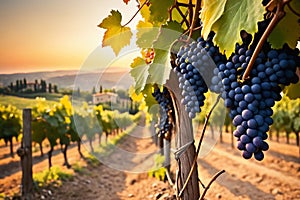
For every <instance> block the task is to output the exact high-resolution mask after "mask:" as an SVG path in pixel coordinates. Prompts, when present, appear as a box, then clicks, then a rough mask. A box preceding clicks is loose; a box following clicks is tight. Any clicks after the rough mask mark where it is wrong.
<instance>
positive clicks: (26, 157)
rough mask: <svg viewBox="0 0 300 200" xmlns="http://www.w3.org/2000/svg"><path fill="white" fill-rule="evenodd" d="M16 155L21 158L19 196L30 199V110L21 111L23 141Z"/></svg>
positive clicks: (31, 185)
mask: <svg viewBox="0 0 300 200" xmlns="http://www.w3.org/2000/svg"><path fill="white" fill-rule="evenodd" d="M17 154H18V155H19V156H20V158H21V167H22V183H21V194H22V196H23V197H25V199H28V198H29V199H30V197H29V195H30V193H31V191H32V188H33V179H32V138H31V109H23V139H22V143H21V147H20V148H19V149H18V150H17Z"/></svg>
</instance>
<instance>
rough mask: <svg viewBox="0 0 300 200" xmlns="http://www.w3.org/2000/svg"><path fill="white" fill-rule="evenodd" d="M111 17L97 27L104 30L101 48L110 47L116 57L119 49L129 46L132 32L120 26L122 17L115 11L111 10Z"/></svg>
mask: <svg viewBox="0 0 300 200" xmlns="http://www.w3.org/2000/svg"><path fill="white" fill-rule="evenodd" d="M110 13H111V15H109V16H108V17H106V18H105V19H103V21H102V22H101V23H100V24H99V25H98V27H100V28H103V29H106V31H105V33H104V36H103V40H102V47H106V46H111V47H112V49H113V51H114V53H115V54H116V55H118V54H119V52H120V51H121V49H122V48H123V47H125V46H127V45H129V44H130V39H131V37H132V32H131V29H130V28H129V27H124V26H122V25H121V21H122V15H121V13H120V12H119V11H117V10H112V11H111V12H110Z"/></svg>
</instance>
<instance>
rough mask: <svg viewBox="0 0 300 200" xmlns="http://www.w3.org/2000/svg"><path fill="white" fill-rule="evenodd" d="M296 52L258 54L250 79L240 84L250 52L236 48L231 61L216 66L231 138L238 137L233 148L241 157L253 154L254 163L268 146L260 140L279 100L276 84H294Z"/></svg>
mask: <svg viewBox="0 0 300 200" xmlns="http://www.w3.org/2000/svg"><path fill="white" fill-rule="evenodd" d="M297 55H298V51H297V50H294V51H293V50H291V49H288V48H287V47H284V48H283V49H281V50H272V49H268V50H267V51H265V52H264V51H262V52H261V53H260V54H259V55H258V57H257V58H256V60H255V64H254V67H253V68H252V70H251V74H250V79H249V80H247V81H246V82H244V83H243V84H241V83H239V82H238V80H239V79H240V78H241V76H242V74H243V72H244V71H245V69H246V68H247V66H248V63H249V61H250V58H251V56H252V51H251V50H247V48H246V47H244V46H243V45H242V46H239V45H237V47H236V52H235V54H234V55H233V56H232V57H231V59H230V60H229V61H228V62H227V63H225V64H221V65H219V67H218V69H219V73H218V76H219V78H221V79H222V84H223V88H224V92H223V94H222V96H223V97H224V99H225V106H226V107H228V108H230V113H229V115H230V117H231V118H232V119H233V125H234V126H236V130H235V131H234V136H235V137H237V138H238V144H237V148H238V149H239V150H241V151H243V153H242V155H243V157H244V158H246V159H249V158H251V157H252V156H253V155H254V157H255V159H256V160H262V159H263V158H264V154H263V151H266V150H268V148H269V146H268V144H267V143H266V142H265V141H264V140H266V139H267V138H268V135H267V133H266V132H267V131H268V130H269V126H270V125H271V124H272V123H273V120H272V118H271V116H272V114H273V110H272V107H273V106H274V104H275V101H279V100H280V99H281V95H280V93H281V91H282V89H281V87H280V85H289V84H290V83H296V82H298V80H299V79H298V76H297V75H296V73H295V71H296V66H297V63H296V60H297V59H298V58H297Z"/></svg>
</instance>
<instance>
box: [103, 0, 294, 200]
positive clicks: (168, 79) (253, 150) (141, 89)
mask: <svg viewBox="0 0 300 200" xmlns="http://www.w3.org/2000/svg"><path fill="white" fill-rule="evenodd" d="M138 4H139V10H138V11H139V12H140V13H141V16H142V18H143V21H140V22H139V23H138V25H137V29H138V34H137V36H138V38H137V41H136V44H137V46H138V47H140V48H141V49H142V51H141V52H142V55H141V57H138V58H136V59H135V60H134V62H133V63H132V64H131V67H132V70H131V72H132V73H131V75H132V76H133V77H134V78H135V81H136V85H135V92H136V93H137V94H139V93H142V94H143V96H144V98H145V101H146V104H147V106H148V108H150V107H151V106H152V103H151V102H153V101H152V100H151V98H153V96H154V97H155V99H156V100H157V101H158V103H159V104H160V106H161V108H162V110H163V111H164V112H163V113H161V116H160V125H159V128H160V133H165V132H167V131H170V129H174V130H176V131H177V134H178V135H181V134H185V133H184V131H183V130H182V129H181V128H179V127H178V126H179V124H176V126H175V127H173V128H170V127H169V126H168V125H167V124H168V123H167V122H166V121H168V116H167V115H166V113H168V111H169V110H173V111H174V112H175V113H177V114H175V118H183V119H182V120H183V121H184V122H185V123H186V124H185V127H187V129H188V130H189V128H188V127H189V123H191V119H194V118H197V114H198V113H200V112H201V109H202V108H201V107H202V106H203V105H204V103H205V93H206V92H208V91H210V92H214V93H217V94H219V97H220V98H223V99H224V106H225V107H226V108H227V109H228V113H229V117H230V118H231V120H232V123H233V125H234V126H235V127H236V129H235V131H234V136H235V137H236V138H237V148H238V149H239V150H241V151H242V156H243V157H244V158H245V159H250V158H251V157H253V156H254V158H255V159H256V160H259V161H261V160H263V158H264V153H263V151H266V150H268V149H269V146H268V144H267V142H266V139H267V138H268V134H267V132H268V131H269V129H270V126H271V125H272V124H273V119H272V115H273V110H272V107H273V106H274V105H275V102H276V101H280V100H281V99H282V92H283V89H284V87H288V86H289V85H291V84H295V83H297V82H299V77H298V76H297V73H296V71H297V67H299V66H300V57H299V51H298V50H297V49H296V44H297V41H298V40H299V37H300V35H299V33H300V31H299V19H298V17H299V11H298V7H299V3H298V2H297V1H296V0H278V1H275V0H273V1H263V2H261V1H258V0H254V1H249V0H245V1H239V2H234V1H231V0H222V1H220V2H218V3H212V2H211V1H209V0H203V1H200V0H196V1H191V0H183V1H177V0H176V1H171V0H167V1H164V3H162V4H160V3H159V1H155V0H152V1H151V0H150V1H144V0H139V1H138ZM245 8H247V9H245ZM166 13H167V14H166ZM112 14H113V13H112ZM199 14H200V17H199ZM135 15H136V14H134V16H135ZM133 18H134V17H133ZM109 19H112V16H111V17H108V18H106V19H105V20H109ZM105 20H103V22H104V21H105ZM231 20H232V21H231ZM131 21H132V20H130V22H131ZM103 22H102V23H101V24H102V25H101V24H100V27H101V28H105V29H107V31H110V28H109V27H107V26H103ZM118 23H119V21H118ZM285 23H287V24H285ZM126 25H127V23H126ZM292 25H294V26H295V30H291V29H290V27H291V26H292ZM118 26H119V25H118ZM296 26H297V27H296ZM145 27H147V28H149V27H150V30H149V29H147V30H144V29H143V28H145ZM155 27H158V28H159V31H155ZM124 28H125V27H124V26H121V29H120V30H121V31H120V32H118V33H115V35H116V34H123V29H124ZM126 28H128V27H126ZM151 28H153V29H154V30H151ZM165 29H170V30H173V31H177V32H179V34H178V35H177V37H174V38H172V37H169V35H167V34H166V31H165ZM285 29H288V30H287V31H286V30H285ZM150 33H151V34H154V35H155V34H156V37H149V35H150ZM185 35H187V37H185ZM108 38H109V37H107V35H105V36H104V38H103V39H104V41H105V40H108ZM196 38H197V40H196V41H193V40H194V39H196ZM127 39H130V38H127ZM142 41H143V42H142ZM145 44H147V45H148V47H147V45H145ZM111 46H112V48H113V49H114V50H115V52H118V49H119V48H120V46H118V47H115V46H114V45H111ZM162 46H163V47H165V48H166V50H162V49H161V47H162ZM170 54H171V66H170V63H168V64H166V60H168V59H167V57H169V56H170ZM171 68H173V70H171ZM139 69H142V70H140V71H142V72H140V73H138V70H139ZM145 71H146V72H147V73H144V72H145ZM142 73H143V74H142ZM174 74H175V76H176V78H177V82H178V83H177V82H176V81H174V80H173V78H174V76H173V75H174ZM157 76H160V77H159V78H155V77H157ZM174 82H175V83H176V86H177V85H178V88H179V90H178V89H176V90H175V89H173V90H172V87H174V86H171V85H170V83H174ZM149 85H150V86H149ZM157 85H163V86H166V88H167V89H168V90H169V93H170V97H171V99H172V104H170V102H171V101H170V100H168V101H165V99H163V98H162V96H161V95H162V93H160V92H159V90H158V89H157ZM166 88H165V87H164V89H163V90H164V91H163V94H166V92H165V89H166ZM177 93H178V94H177ZM149 94H153V96H152V95H149ZM178 100H180V102H179V103H178V102H177V101H178ZM162 102H164V103H166V104H164V103H162ZM177 107H179V108H177ZM181 108H183V109H184V112H185V113H182V110H181ZM185 116H188V117H189V120H190V121H186V119H185ZM209 116H210V114H209V115H208V118H209ZM174 121H176V122H177V123H178V122H181V119H174ZM176 127H177V128H176ZM189 131H192V130H189ZM204 132H205V129H204ZM203 134H204V133H203ZM186 135H187V136H186V137H189V136H188V135H189V134H188V133H186ZM177 138H182V137H181V136H177ZM192 146H193V145H192ZM179 148H180V146H179ZM189 153H190V154H191V155H188V156H192V157H195V158H194V160H193V164H192V165H191V163H187V165H188V166H182V163H181V161H178V165H179V168H182V169H183V168H185V167H190V168H191V170H190V171H189V172H190V175H189V177H186V174H184V173H183V172H182V171H180V173H181V174H180V175H179V176H181V178H183V179H184V181H183V183H185V184H183V185H180V186H178V187H181V188H178V191H180V192H179V196H180V197H182V198H184V199H185V198H187V197H188V196H187V195H186V194H185V193H184V190H185V187H187V188H189V187H191V188H192V187H193V186H192V185H191V184H190V183H189V179H190V177H191V176H192V175H191V174H192V173H193V172H194V170H193V169H194V168H195V163H196V160H197V154H198V153H199V152H198V150H197V152H196V151H194V150H191V151H189ZM185 172H186V170H185ZM193 176H195V174H193ZM188 184H190V185H188ZM186 193H189V192H186ZM205 193H206V191H205V192H204V194H203V195H205ZM181 195H182V196H181ZM197 195H198V194H197V193H195V196H197ZM192 198H193V199H196V198H198V196H197V197H192ZM201 198H204V196H202V197H201Z"/></svg>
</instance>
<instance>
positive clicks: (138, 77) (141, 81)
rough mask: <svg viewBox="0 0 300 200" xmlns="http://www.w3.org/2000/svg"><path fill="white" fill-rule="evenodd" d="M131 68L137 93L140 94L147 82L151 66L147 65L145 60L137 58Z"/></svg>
mask: <svg viewBox="0 0 300 200" xmlns="http://www.w3.org/2000/svg"><path fill="white" fill-rule="evenodd" d="M130 66H131V67H132V69H131V70H130V74H131V76H132V77H133V78H134V80H135V86H134V87H135V93H136V94H140V92H141V91H142V90H143V89H144V88H145V85H146V82H147V78H148V75H149V74H148V69H149V65H147V64H146V63H145V60H144V59H143V58H141V57H137V58H135V59H134V60H133V62H132V63H131V65H130Z"/></svg>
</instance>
